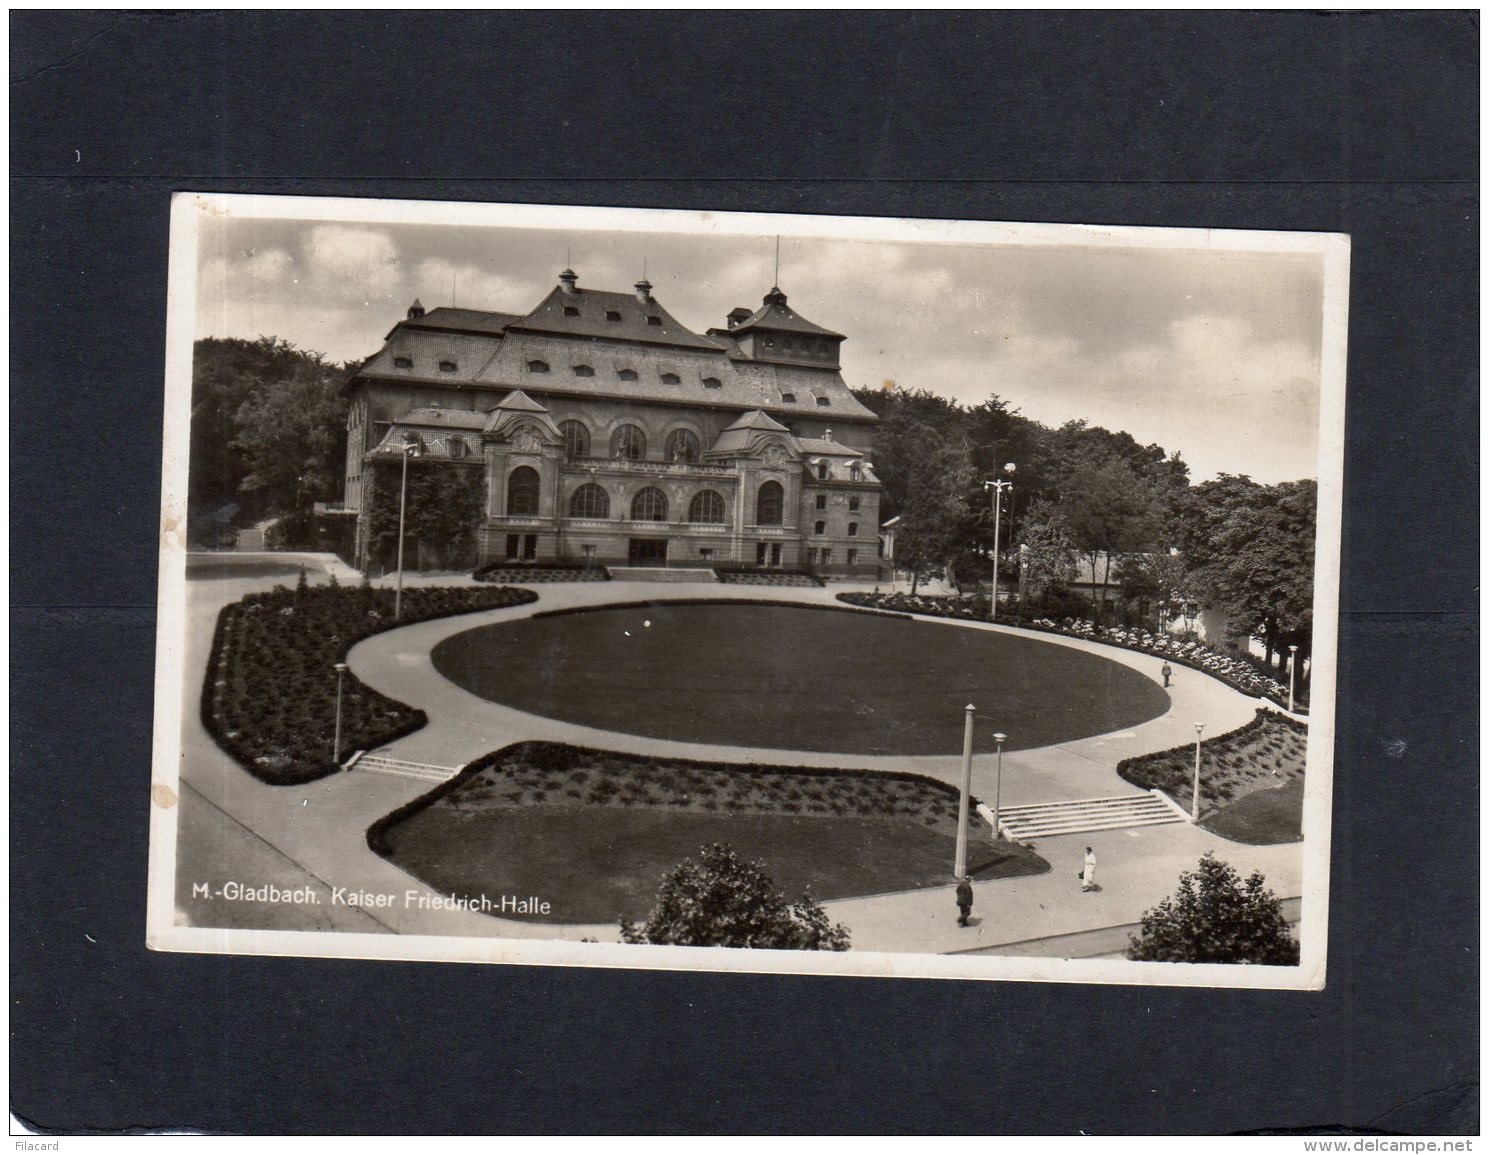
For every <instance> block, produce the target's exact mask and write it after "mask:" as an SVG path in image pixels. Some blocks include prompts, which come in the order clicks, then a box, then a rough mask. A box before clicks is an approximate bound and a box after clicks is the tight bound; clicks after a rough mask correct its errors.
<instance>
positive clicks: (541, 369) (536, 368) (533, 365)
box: [527, 361, 548, 373]
mask: <svg viewBox="0 0 1489 1155" xmlns="http://www.w3.org/2000/svg"><path fill="white" fill-rule="evenodd" d="M527 371H528V372H529V373H546V372H548V362H547V361H529V362H528V363H527Z"/></svg>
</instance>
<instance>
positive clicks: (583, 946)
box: [149, 193, 1349, 989]
mask: <svg viewBox="0 0 1489 1155" xmlns="http://www.w3.org/2000/svg"><path fill="white" fill-rule="evenodd" d="M1348 260H1349V243H1348V239H1347V238H1345V237H1342V236H1337V235H1329V234H1306V233H1292V234H1278V233H1264V232H1255V233H1252V232H1246V231H1229V232H1227V231H1203V230H1181V229H1142V228H1099V229H1098V228H1083V227H1080V226H1061V225H1038V224H1012V223H1011V224H988V223H968V222H949V221H924V220H921V221H909V220H883V219H881V220H870V219H854V218H844V217H807V216H802V217H790V216H764V215H753V214H745V213H741V214H721V213H688V212H681V211H645V210H626V209H576V208H544V207H541V206H512V205H494V204H493V205H481V204H421V203H418V202H407V201H405V202H389V201H374V200H362V201H356V200H334V199H320V200H318V199H313V198H284V197H278V198H276V197H249V196H233V195H214V194H190V193H182V194H178V195H177V197H176V199H175V203H174V205H173V220H172V236H171V286H170V318H169V329H168V334H167V341H168V358H169V362H168V366H167V390H166V408H165V413H166V428H165V441H164V444H165V459H164V462H163V472H162V486H163V488H162V492H163V495H164V497H163V509H162V538H161V541H162V555H161V569H160V573H161V579H160V606H159V630H160V633H159V646H158V649H157V701H156V725H155V739H154V740H155V772H154V780H153V781H154V785H153V788H152V800H153V803H154V804H153V806H152V830H151V848H150V850H151V875H150V895H149V944H150V945H151V946H152V947H153V948H156V949H159V950H172V951H205V952H234V953H263V954H292V955H327V956H337V957H352V958H355V957H364V958H386V959H427V960H443V961H478V962H494V963H500V962H509V963H512V962H520V963H539V964H543V963H551V964H563V965H595V966H606V967H660V968H671V969H707V970H745V971H782V972H797V973H831V974H849V975H881V976H919V977H928V978H929V977H956V978H987V979H1042V980H1055V981H1069V982H1102V983H1158V984H1179V985H1197V986H1254V987H1274V988H1299V989H1308V988H1318V987H1321V986H1322V985H1323V984H1324V982H1325V976H1326V965H1325V960H1326V955H1327V944H1326V941H1325V935H1326V926H1327V895H1328V869H1329V856H1328V840H1329V818H1330V813H1331V809H1330V793H1331V791H1330V786H1331V778H1330V775H1331V768H1332V760H1331V754H1332V726H1333V701H1332V696H1333V685H1334V669H1333V663H1334V656H1335V655H1334V637H1335V630H1334V621H1335V616H1336V614H1337V603H1338V577H1337V575H1338V551H1339V529H1340V525H1339V509H1340V499H1341V469H1342V466H1341V462H1342V449H1343V441H1342V429H1343V403H1344V354H1345V348H1346V333H1347V321H1346V315H1345V309H1346V304H1345V302H1346V299H1347V288H1348Z"/></svg>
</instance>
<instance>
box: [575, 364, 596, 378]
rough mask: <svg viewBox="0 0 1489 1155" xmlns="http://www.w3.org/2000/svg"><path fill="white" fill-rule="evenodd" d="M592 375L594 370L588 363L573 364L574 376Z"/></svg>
mask: <svg viewBox="0 0 1489 1155" xmlns="http://www.w3.org/2000/svg"><path fill="white" fill-rule="evenodd" d="M594 375H595V371H594V368H593V367H592V366H589V365H575V366H574V376H575V377H593V376H594Z"/></svg>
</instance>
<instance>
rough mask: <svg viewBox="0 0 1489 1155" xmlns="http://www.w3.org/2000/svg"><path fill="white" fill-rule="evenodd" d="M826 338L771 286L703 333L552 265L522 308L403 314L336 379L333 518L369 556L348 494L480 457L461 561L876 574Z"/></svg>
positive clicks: (866, 428)
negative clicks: (352, 520) (407, 465)
mask: <svg viewBox="0 0 1489 1155" xmlns="http://www.w3.org/2000/svg"><path fill="white" fill-rule="evenodd" d="M843 340H844V338H843V337H842V336H841V335H840V334H837V333H833V332H831V331H830V330H827V329H823V328H821V327H820V326H817V325H814V324H812V323H811V322H809V321H807V320H805V319H804V318H802V317H800V316H799V315H798V314H796V313H795V312H794V311H793V310H792V309H791V308H790V306H789V304H788V303H787V300H786V296H785V294H784V293H781V292H780V290H778V289H773V290H772V291H771V293H770V294H768V295H767V296H766V298H765V301H764V303H763V304H762V306H761V308H759V309H757V310H755V311H754V312H753V313H752V312H750V311H749V310H745V309H736V310H734V312H732V313H731V314H730V315H729V320H728V323H727V324H726V326H724V327H722V328H718V329H710V330H709V331H708V333H707V334H706V335H703V334H698V333H695V332H692V331H691V330H688V329H686V328H685V327H684V326H682V325H681V324H680V323H679V322H678V321H676V320H675V319H674V318H673V317H672V316H671V315H670V314H668V313H667V312H666V310H665V309H663V308H662V307H661V305H660V304H659V303H658V302H657V301H656V300H655V298H653V297H652V295H651V286H650V285H648V284H646V283H645V282H644V281H643V282H641V283H640V284H638V285H637V286H636V291H635V293H634V294H627V293H613V292H602V291H596V290H589V289H581V288H579V287H578V284H577V278H576V277H575V276H574V275H573V274H572V273H570V272H569V271H567V270H565V272H564V273H563V274H562V276H561V277H560V284H559V287H558V288H556V289H554V290H553V291H552V292H550V293H549V294H548V296H547V297H546V298H545V299H544V300H543V302H541V303H540V304H539V306H538V307H537V308H536V309H534V310H533V311H532V312H531V313H528V314H526V315H523V316H516V315H513V314H505V313H488V312H480V311H477V310H471V309H445V308H441V309H435V310H433V311H431V312H428V313H426V312H425V311H424V310H423V308H422V307H421V306H419V304H418V302H415V303H414V306H413V307H412V308H410V309H409V312H408V316H407V318H406V319H405V320H404V321H402V322H400V323H399V324H398V325H396V326H395V327H394V328H393V330H392V331H391V332H390V333H389V334H388V337H387V341H386V343H385V345H384V347H383V349H381V350H380V351H379V352H378V353H377V355H375V356H374V357H372V358H371V359H370V360H369V361H368V362H367V363H366V364H365V365H364V366H363V367H362V368H361V369H360V370H359V371H358V373H357V374H356V375H355V376H354V377H353V378H352V379H351V380H350V381H349V382H348V384H347V392H348V398H349V402H350V408H349V416H348V421H347V457H346V461H347V465H346V499H345V500H346V506H347V508H348V509H349V510H353V511H356V512H357V514H358V524H359V530H358V535H357V546H356V560H357V564H358V565H359V566H362V567H364V568H367V567H370V568H373V569H378V568H382V566H384V565H385V564H386V559H382V558H376V557H373V556H371V552H372V551H371V550H370V549H369V546H368V540H367V532H366V521H367V516H366V514H367V502H368V501H369V500H370V493H371V487H370V486H369V485H368V480H369V475H370V471H371V469H372V467H373V466H374V465H375V464H376V463H377V462H379V461H383V462H389V463H391V462H397V461H398V458H399V455H400V454H403V453H412V454H414V455H417V456H418V457H420V458H422V459H425V460H426V461H427V460H430V459H432V460H434V461H449V462H452V463H453V462H461V463H464V464H470V463H474V462H480V463H482V464H483V465H484V468H485V495H486V496H485V510H484V514H483V517H482V520H481V524H480V526H479V527H478V530H477V539H478V547H477V552H478V562H479V563H481V564H484V563H486V562H491V561H501V560H513V561H533V562H543V561H554V560H558V561H564V562H582V561H593V562H595V563H596V564H605V565H612V566H614V565H627V564H631V565H645V566H653V565H663V564H666V565H670V566H713V565H729V566H760V567H763V568H792V569H796V568H811V569H814V570H816V571H817V572H819V573H821V574H823V575H827V576H853V577H863V578H874V577H876V576H877V575H878V573H879V566H880V560H879V549H878V536H877V527H878V521H879V517H878V513H879V482H878V480H877V478H876V477H875V476H874V472H873V465H872V462H871V456H870V451H871V448H872V444H873V427H874V423H875V421H876V418H875V417H874V415H873V414H872V413H871V412H870V411H869V410H867V409H866V408H865V407H864V406H863V405H862V404H860V403H859V402H858V401H857V400H856V399H855V398H854V397H853V395H852V393H851V392H850V391H849V390H848V388H847V386H846V385H845V384H844V382H843V379H842V375H841V371H840V367H839V361H838V349H839V346H840V345H841V342H842V341H843Z"/></svg>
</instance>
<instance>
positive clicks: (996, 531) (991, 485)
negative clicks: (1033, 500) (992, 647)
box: [982, 461, 1016, 622]
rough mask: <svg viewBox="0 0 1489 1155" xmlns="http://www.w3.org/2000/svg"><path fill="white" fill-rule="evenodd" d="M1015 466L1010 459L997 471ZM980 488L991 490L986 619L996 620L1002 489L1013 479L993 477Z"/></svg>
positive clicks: (1010, 471) (1007, 471) (1001, 524)
mask: <svg viewBox="0 0 1489 1155" xmlns="http://www.w3.org/2000/svg"><path fill="white" fill-rule="evenodd" d="M1015 468H1016V466H1015V465H1014V463H1013V462H1011V461H1010V462H1009V463H1008V464H1006V465H1005V466H1003V468H1002V469H1001V470H999V472H1000V473H1012V472H1013V471H1014V469H1015ZM982 488H983V489H991V490H992V491H993V600H992V604H991V605H990V606H989V607H988V621H990V622H995V621H997V620H998V557H999V555H1000V554H1001V553H1002V552H1003V535H1002V528H1003V491H1004V490H1005V489H1012V488H1013V481H1012V479H1009V480H1006V481H1005V480H1003V479H1002V478H997V477H995V478H993V480H991V481H984V482H983V483H982Z"/></svg>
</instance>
